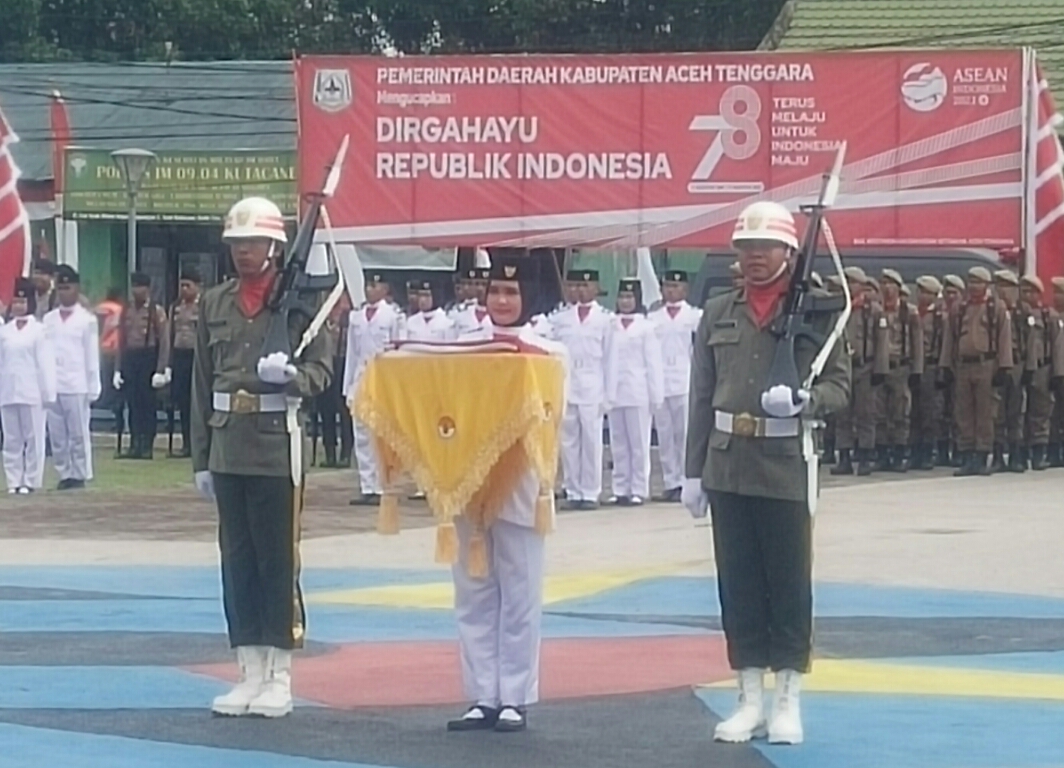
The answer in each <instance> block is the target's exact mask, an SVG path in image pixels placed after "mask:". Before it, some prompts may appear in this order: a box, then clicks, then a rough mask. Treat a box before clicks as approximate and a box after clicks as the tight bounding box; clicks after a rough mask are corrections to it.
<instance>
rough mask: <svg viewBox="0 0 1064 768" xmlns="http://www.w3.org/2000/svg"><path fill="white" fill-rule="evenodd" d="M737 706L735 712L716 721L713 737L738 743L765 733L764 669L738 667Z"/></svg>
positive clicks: (759, 736)
mask: <svg viewBox="0 0 1064 768" xmlns="http://www.w3.org/2000/svg"><path fill="white" fill-rule="evenodd" d="M738 680H739V706H738V708H737V709H736V710H735V714H733V715H732V716H731V717H729V718H728V719H727V720H724V721H722V722H719V723H717V728H716V730H715V731H714V732H713V738H714V739H716V740H717V741H727V742H731V743H733V744H740V743H743V742H747V741H750V739H755V738H761V737H763V736H764V735H765V703H764V702H765V670H763V669H757V668H750V669H740V670H739V674H738Z"/></svg>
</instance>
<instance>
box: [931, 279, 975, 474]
mask: <svg viewBox="0 0 1064 768" xmlns="http://www.w3.org/2000/svg"><path fill="white" fill-rule="evenodd" d="M967 292H968V286H967V285H966V284H965V282H964V280H963V279H961V278H960V277H958V276H957V275H946V276H945V277H943V278H942V309H943V311H944V312H945V316H946V320H947V325H948V320H949V315H950V312H952V311H953V308H954V307H956V306H957V305H958V304H960V303H961V301H962V300H963V299H964V295H965V294H966V293H967ZM938 376H939V381H938V385H939V387H940V389H941V390H942V422H941V424H940V426H939V430H940V432H941V434H942V439H943V440H944V441H946V444H945V448H946V450H945V451H943V450H942V447H941V446H940V447H939V452H938V465H939V466H940V467H960V466H961V465H962V464H963V463H964V461H963V460H962V458H961V454H960V451H958V450H957V424H956V421H955V420H954V418H953V395H954V388H953V384H952V383H949V384H948V385H947V383H946V381H945V380H944V379H943V377H942V374H941V373H940V374H938Z"/></svg>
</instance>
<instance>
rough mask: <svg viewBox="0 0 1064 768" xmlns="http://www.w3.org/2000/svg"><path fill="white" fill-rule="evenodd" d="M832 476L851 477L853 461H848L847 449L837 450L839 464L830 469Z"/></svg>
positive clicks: (848, 452) (848, 453)
mask: <svg viewBox="0 0 1064 768" xmlns="http://www.w3.org/2000/svg"><path fill="white" fill-rule="evenodd" d="M831 474H833V475H852V474H853V461H852V460H851V459H850V451H849V449H847V448H840V449H839V462H838V464H836V465H835V466H834V467H832V468H831Z"/></svg>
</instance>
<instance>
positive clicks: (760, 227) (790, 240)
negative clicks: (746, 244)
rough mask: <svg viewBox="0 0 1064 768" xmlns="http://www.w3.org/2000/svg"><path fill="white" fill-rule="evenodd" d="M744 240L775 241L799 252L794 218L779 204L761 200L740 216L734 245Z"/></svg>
mask: <svg viewBox="0 0 1064 768" xmlns="http://www.w3.org/2000/svg"><path fill="white" fill-rule="evenodd" d="M743 240H774V241H775V242H777V243H783V244H784V245H786V246H788V247H790V248H793V249H794V250H798V234H797V230H796V229H795V227H794V216H792V215H791V212H790V211H788V210H787V209H786V208H784V207H783V206H782V205H780V204H779V203H776V202H773V201H771V200H761V201H759V202H756V203H752V204H750V205H748V206H746V208H745V209H744V210H743V212H742V213H740V214H739V218H738V219H737V220H736V222H735V232H733V233H732V245H735V244H736V243H738V242H741V241H743Z"/></svg>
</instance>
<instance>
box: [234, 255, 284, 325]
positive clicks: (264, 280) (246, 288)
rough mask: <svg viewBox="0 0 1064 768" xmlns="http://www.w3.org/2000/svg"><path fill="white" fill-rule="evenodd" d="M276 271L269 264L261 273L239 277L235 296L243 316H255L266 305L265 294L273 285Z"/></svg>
mask: <svg viewBox="0 0 1064 768" xmlns="http://www.w3.org/2000/svg"><path fill="white" fill-rule="evenodd" d="M276 274H277V273H276V271H275V270H274V268H273V266H272V265H271V266H270V268H269V269H267V270H265V271H264V272H262V273H261V274H258V275H256V276H255V277H250V278H244V277H242V278H240V280H239V282H238V283H237V289H236V298H237V303H238V304H239V305H240V311H241V312H243V313H244V317H255V315H257V314H258V313H259V312H261V311H262V308H263V307H264V306H266V294H267V293H269V292H270V288H271V287H272V286H273V278H274V276H275V275H276Z"/></svg>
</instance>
